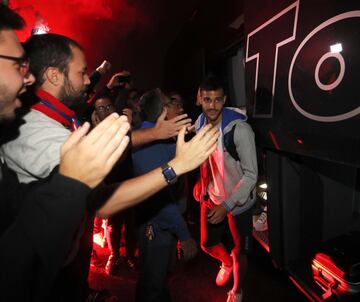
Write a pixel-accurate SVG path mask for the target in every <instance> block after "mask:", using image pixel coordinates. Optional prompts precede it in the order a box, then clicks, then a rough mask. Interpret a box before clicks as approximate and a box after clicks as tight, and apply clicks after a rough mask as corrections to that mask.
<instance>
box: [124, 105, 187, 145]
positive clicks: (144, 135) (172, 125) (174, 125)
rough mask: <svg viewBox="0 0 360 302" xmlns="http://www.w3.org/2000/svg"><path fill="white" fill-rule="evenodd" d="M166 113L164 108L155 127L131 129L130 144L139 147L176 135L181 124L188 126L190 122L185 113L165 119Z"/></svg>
mask: <svg viewBox="0 0 360 302" xmlns="http://www.w3.org/2000/svg"><path fill="white" fill-rule="evenodd" d="M166 114H167V110H166V108H165V109H164V110H163V112H162V113H161V115H160V116H159V118H158V119H157V121H156V125H155V127H153V128H146V129H138V130H135V131H132V133H131V142H132V145H133V146H134V147H139V146H142V145H145V144H148V143H151V142H153V141H155V140H161V139H168V138H170V137H174V136H177V135H178V134H179V132H180V130H181V129H182V128H183V126H186V127H189V126H190V124H191V119H190V118H187V114H182V115H179V116H176V117H174V118H172V119H171V120H166V119H165V118H166Z"/></svg>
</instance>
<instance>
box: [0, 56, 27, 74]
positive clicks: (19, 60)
mask: <svg viewBox="0 0 360 302" xmlns="http://www.w3.org/2000/svg"><path fill="white" fill-rule="evenodd" d="M0 59H4V60H10V61H14V62H16V63H17V64H19V66H20V72H21V73H22V74H23V75H26V74H27V73H28V71H29V63H30V61H29V58H28V57H27V56H22V57H12V56H5V55H0Z"/></svg>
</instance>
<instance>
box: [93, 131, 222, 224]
mask: <svg viewBox="0 0 360 302" xmlns="http://www.w3.org/2000/svg"><path fill="white" fill-rule="evenodd" d="M185 131H186V127H185V126H184V127H183V128H182V130H181V131H180V133H179V135H178V139H177V144H176V156H175V158H174V159H172V160H171V161H170V162H169V163H168V164H169V166H171V167H172V168H173V169H174V171H175V172H176V174H177V175H178V176H180V175H182V174H184V173H186V172H189V171H191V170H193V169H195V168H196V167H198V166H199V165H200V164H201V163H202V162H204V161H205V160H206V159H207V158H208V157H209V155H210V154H211V153H212V152H213V151H214V150H215V148H216V143H217V139H218V137H219V131H218V130H217V129H216V128H211V125H207V126H205V127H204V128H203V129H201V130H200V131H199V132H198V134H197V135H196V136H194V137H193V138H192V139H191V140H190V141H189V142H186V143H185V141H184V136H185ZM166 186H167V182H166V181H165V178H164V176H163V175H162V171H161V168H157V169H155V170H153V171H151V172H149V173H147V174H144V175H142V176H139V177H135V178H132V179H129V180H126V181H124V182H122V183H120V185H118V187H117V188H116V190H115V192H114V193H113V194H112V195H111V196H110V198H109V199H108V200H107V201H106V203H105V204H104V205H103V206H102V207H101V208H100V209H99V210H98V212H97V215H98V216H100V217H108V216H111V215H113V214H115V213H116V212H118V211H120V210H124V209H126V208H128V207H131V206H134V205H135V204H137V203H139V202H141V201H143V200H145V199H147V198H148V197H150V196H151V195H153V194H155V193H156V192H158V191H160V190H161V189H162V188H164V187H166Z"/></svg>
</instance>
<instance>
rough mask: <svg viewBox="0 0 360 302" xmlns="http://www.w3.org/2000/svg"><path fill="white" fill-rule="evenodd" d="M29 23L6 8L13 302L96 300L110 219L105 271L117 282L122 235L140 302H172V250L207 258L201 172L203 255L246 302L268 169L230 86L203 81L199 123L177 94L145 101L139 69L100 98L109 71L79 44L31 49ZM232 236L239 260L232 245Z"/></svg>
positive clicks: (0, 283) (2, 176)
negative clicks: (93, 267) (191, 200)
mask: <svg viewBox="0 0 360 302" xmlns="http://www.w3.org/2000/svg"><path fill="white" fill-rule="evenodd" d="M23 26H24V21H23V19H22V18H21V16H19V15H18V14H17V13H16V12H14V11H12V10H11V9H9V8H8V7H7V6H5V5H0V123H1V148H0V207H1V212H0V213H1V220H0V221H1V222H0V224H1V228H0V242H1V248H0V265H1V268H2V270H1V271H0V288H1V294H2V298H1V300H2V301H86V300H87V299H88V297H89V295H90V294H91V293H90V290H89V287H88V283H87V279H88V274H89V267H90V261H91V257H93V258H94V257H96V255H94V252H93V251H92V243H93V233H94V220H95V232H99V229H101V224H102V220H103V219H106V221H107V222H106V228H105V229H106V231H105V232H104V236H105V237H106V241H107V245H108V248H109V252H110V255H109V258H108V261H107V264H106V267H105V269H106V272H107V273H108V274H116V273H117V271H118V266H119V263H120V262H121V257H120V253H119V250H120V237H121V236H122V229H123V226H124V228H125V242H126V261H127V264H128V265H129V267H131V268H135V267H136V268H137V269H138V273H139V277H138V282H137V287H136V301H139V302H143V301H144V302H145V301H149V302H150V301H154V302H155V301H156V302H161V301H171V293H170V292H169V290H168V288H167V284H166V277H167V274H168V270H169V266H170V264H171V262H172V257H173V255H174V251H176V249H177V247H178V248H179V249H180V250H181V253H182V258H183V259H184V260H185V261H186V260H188V259H191V258H193V257H194V256H195V255H196V253H197V249H198V248H197V246H198V244H197V242H196V241H195V240H194V239H193V238H192V235H191V232H190V231H189V229H188V225H187V222H186V219H185V218H184V215H183V214H184V212H185V211H186V207H187V204H188V198H187V196H188V192H189V191H192V188H191V187H189V181H188V179H187V176H186V173H187V172H190V171H192V170H194V169H196V168H197V167H199V166H200V177H199V180H198V182H197V183H196V184H195V186H194V189H193V191H194V197H195V199H196V200H198V201H199V202H200V233H201V240H200V247H201V249H202V250H203V251H204V252H206V253H208V254H209V255H211V256H212V257H214V258H215V259H217V260H219V261H220V262H221V268H220V271H219V273H218V275H217V277H216V284H217V285H218V286H223V285H224V284H226V283H227V282H228V281H229V279H230V277H231V275H233V277H234V278H233V280H234V284H233V287H232V289H231V290H230V291H229V292H228V296H227V301H228V302H238V301H241V300H242V296H243V293H242V284H243V280H244V278H245V275H246V270H247V256H246V255H247V254H248V253H249V252H250V251H251V246H252V244H251V243H252V207H253V205H254V203H255V199H256V194H255V191H254V190H255V184H256V181H257V161H256V150H255V142H254V133H253V131H252V129H251V127H250V126H249V124H248V123H247V122H246V119H247V117H246V115H245V114H244V113H243V112H242V111H240V110H238V109H236V108H231V107H225V103H226V94H225V87H224V85H223V84H222V82H221V81H220V80H219V79H218V78H216V77H215V76H212V75H211V76H208V77H206V78H205V79H204V80H203V82H202V83H201V84H200V86H199V90H198V95H197V103H198V105H199V107H200V108H201V109H202V113H201V114H200V116H199V117H198V118H197V120H196V122H195V124H194V125H192V121H191V119H189V118H188V115H187V114H186V113H184V101H183V99H182V97H181V94H180V93H179V92H177V91H172V92H168V93H164V92H163V91H162V90H161V89H159V88H156V89H152V90H149V91H146V92H145V93H143V94H141V95H140V93H139V91H138V90H137V89H135V88H134V87H133V83H132V82H133V81H132V79H131V74H130V73H129V72H127V71H122V72H118V73H115V74H114V75H113V76H112V77H111V79H110V80H109V82H108V83H107V85H105V87H103V88H100V89H99V88H98V86H99V85H98V82H99V80H100V78H101V77H102V76H103V75H104V74H105V73H107V72H108V71H109V69H110V63H109V62H107V61H104V62H103V63H102V64H101V65H100V66H99V67H98V68H97V69H96V70H95V71H94V72H93V73H92V74H91V75H90V76H88V73H87V63H86V56H85V53H84V50H83V49H82V47H81V45H80V44H79V43H77V42H76V41H74V40H72V39H70V38H68V37H65V36H62V35H58V34H43V35H34V36H31V37H29V38H28V39H27V41H26V42H24V43H23V44H21V43H19V40H18V38H17V36H16V33H15V30H17V29H21V28H22V27H23ZM20 107H21V108H20ZM189 133H192V138H191V139H185V135H187V134H189ZM227 226H228V227H229V230H230V234H231V237H232V240H233V248H232V250H231V253H229V251H228V249H227V248H226V247H225V246H224V245H223V244H222V242H221V240H222V237H223V233H224V232H225V231H226V228H227ZM137 246H138V249H139V252H138V257H136V255H135V254H136V253H135V250H136V247H137Z"/></svg>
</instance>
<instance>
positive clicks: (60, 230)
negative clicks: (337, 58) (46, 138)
mask: <svg viewBox="0 0 360 302" xmlns="http://www.w3.org/2000/svg"><path fill="white" fill-rule="evenodd" d="M89 192H90V188H88V187H87V186H86V185H84V184H83V183H81V182H78V181H76V180H74V179H70V178H67V177H64V176H62V175H60V174H59V173H57V172H54V173H52V174H51V175H50V176H49V177H47V178H46V179H44V180H42V181H37V182H33V183H30V184H20V183H19V181H18V179H17V176H16V174H15V173H14V172H13V171H12V170H10V169H9V168H8V167H7V166H6V164H4V163H3V162H2V161H1V159H0V301H4V302H5V301H48V295H49V294H50V292H51V291H52V289H53V286H54V280H55V279H56V277H57V275H58V273H59V271H60V269H61V268H62V265H63V263H64V259H65V257H66V254H67V252H68V250H69V248H70V246H71V243H72V238H73V236H74V232H75V230H76V229H77V227H78V226H79V223H80V221H81V219H82V218H83V217H84V214H85V211H86V199H87V195H88V193H89Z"/></svg>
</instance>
